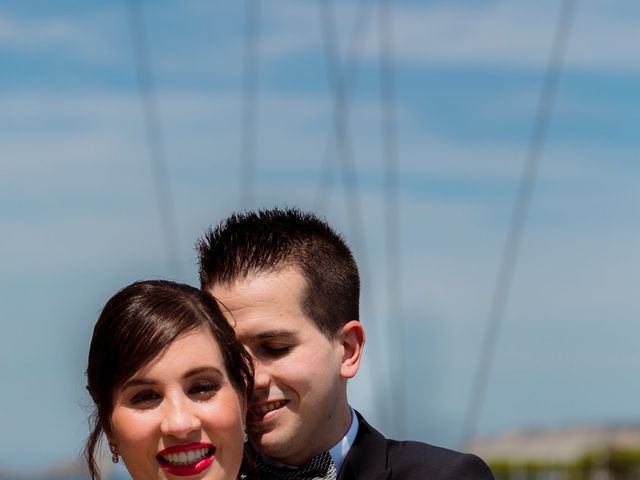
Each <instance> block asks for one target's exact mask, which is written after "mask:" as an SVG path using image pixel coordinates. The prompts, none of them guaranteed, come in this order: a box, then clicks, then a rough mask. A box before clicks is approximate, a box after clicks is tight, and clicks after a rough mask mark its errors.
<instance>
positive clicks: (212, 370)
mask: <svg viewBox="0 0 640 480" xmlns="http://www.w3.org/2000/svg"><path fill="white" fill-rule="evenodd" d="M200 373H213V374H216V375H219V376H221V377H223V376H224V373H223V371H222V370H221V369H220V368H218V367H213V366H210V365H205V366H202V367H195V368H191V369H189V370H187V372H185V374H184V375H183V376H182V378H190V377H193V376H194V375H198V374H200Z"/></svg>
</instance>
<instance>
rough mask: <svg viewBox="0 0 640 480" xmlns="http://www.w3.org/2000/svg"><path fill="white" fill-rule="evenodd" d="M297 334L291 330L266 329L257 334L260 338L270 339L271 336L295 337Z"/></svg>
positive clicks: (257, 337)
mask: <svg viewBox="0 0 640 480" xmlns="http://www.w3.org/2000/svg"><path fill="white" fill-rule="evenodd" d="M295 336H296V334H295V333H294V332H292V331H291V330H266V331H264V332H260V333H258V334H257V335H256V337H255V338H256V339H258V340H268V339H271V338H293V337H295Z"/></svg>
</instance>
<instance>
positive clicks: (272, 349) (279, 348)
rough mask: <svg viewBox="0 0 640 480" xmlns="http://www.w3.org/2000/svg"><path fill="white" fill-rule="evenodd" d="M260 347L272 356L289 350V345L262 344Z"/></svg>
mask: <svg viewBox="0 0 640 480" xmlns="http://www.w3.org/2000/svg"><path fill="white" fill-rule="evenodd" d="M262 349H263V350H264V351H265V352H266V353H267V354H268V355H272V356H278V355H284V354H285V353H287V352H288V351H289V350H291V346H290V345H279V344H275V345H263V346H262Z"/></svg>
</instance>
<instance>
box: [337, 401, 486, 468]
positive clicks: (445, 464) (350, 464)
mask: <svg viewBox="0 0 640 480" xmlns="http://www.w3.org/2000/svg"><path fill="white" fill-rule="evenodd" d="M357 415H358V420H359V421H360V426H359V428H358V435H357V436H356V439H355V441H354V443H353V445H352V446H351V449H350V450H349V453H348V454H347V457H346V458H345V459H344V462H343V464H342V467H341V468H340V472H339V474H338V480H383V479H385V480H386V479H396V480H418V479H419V480H493V475H492V474H491V470H489V467H487V465H486V464H485V463H484V462H483V461H482V460H480V459H479V458H478V457H476V456H475V455H469V454H463V453H458V452H454V451H453V450H447V449H446V448H440V447H434V446H433V445H428V444H426V443H421V442H410V441H407V442H399V441H396V440H388V439H386V438H384V437H383V436H382V434H380V433H379V432H378V431H376V430H375V429H374V428H373V427H371V425H369V424H368V423H367V422H366V421H365V420H364V418H362V416H361V415H360V414H359V413H358V414H357Z"/></svg>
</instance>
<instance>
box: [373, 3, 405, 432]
mask: <svg viewBox="0 0 640 480" xmlns="http://www.w3.org/2000/svg"><path fill="white" fill-rule="evenodd" d="M392 14H393V9H392V5H391V1H390V0H381V1H380V4H379V9H378V22H379V28H380V87H381V89H380V90H381V91H380V93H381V103H382V154H383V162H384V200H385V208H384V226H385V260H386V264H387V268H386V270H387V279H386V280H387V306H388V312H389V313H388V319H389V320H391V319H393V328H392V329H391V331H392V332H393V334H394V338H393V345H394V346H395V349H396V350H395V352H394V353H393V354H392V355H391V362H392V365H391V372H392V374H393V376H392V378H391V382H392V386H393V391H394V394H395V395H394V400H393V405H394V409H393V412H394V415H395V418H394V424H395V425H396V430H397V431H398V435H400V436H401V437H406V427H407V424H406V415H405V412H406V404H405V397H406V380H405V375H404V372H405V370H406V369H405V368H404V358H405V357H404V352H405V324H404V314H403V308H402V305H403V301H402V292H403V288H402V276H403V275H402V258H401V255H400V254H401V251H402V250H401V242H400V228H401V225H400V209H399V198H398V193H399V185H398V163H399V160H398V134H397V124H396V87H395V77H394V66H395V59H394V44H393V16H392Z"/></svg>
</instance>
